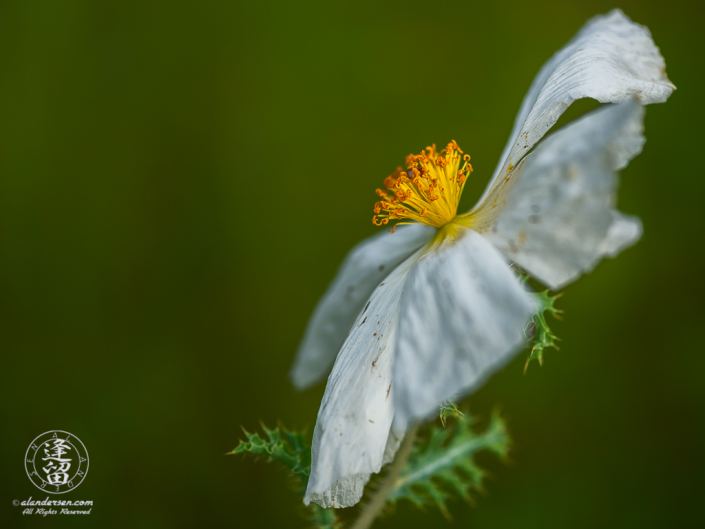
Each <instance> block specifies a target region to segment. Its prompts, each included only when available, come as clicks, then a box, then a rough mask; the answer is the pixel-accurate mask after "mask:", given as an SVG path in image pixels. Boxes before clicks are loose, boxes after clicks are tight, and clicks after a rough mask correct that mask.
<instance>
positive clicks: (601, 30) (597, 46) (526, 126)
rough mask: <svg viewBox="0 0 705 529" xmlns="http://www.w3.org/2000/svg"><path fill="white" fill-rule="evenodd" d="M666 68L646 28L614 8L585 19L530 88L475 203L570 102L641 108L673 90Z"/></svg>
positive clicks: (545, 130) (666, 96)
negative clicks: (633, 103)
mask: <svg viewBox="0 0 705 529" xmlns="http://www.w3.org/2000/svg"><path fill="white" fill-rule="evenodd" d="M665 68H666V65H665V62H664V60H663V57H661V54H660V53H659V50H658V48H657V47H656V45H655V44H654V42H653V40H652V39H651V34H650V33H649V30H648V28H646V27H644V26H641V25H639V24H635V23H634V22H632V21H631V20H630V19H629V17H627V16H626V15H624V13H622V12H621V11H620V10H619V9H615V10H613V11H611V12H610V13H608V14H607V15H602V16H597V17H595V18H593V19H591V20H589V21H588V22H587V23H586V24H585V26H583V28H582V29H581V30H580V32H578V34H577V35H576V36H575V37H574V38H573V40H571V41H570V42H569V43H568V44H567V45H566V46H565V47H564V48H563V49H561V50H560V51H559V52H558V53H556V54H555V55H554V56H553V57H552V58H551V60H549V61H548V62H547V63H546V64H545V65H544V66H543V67H542V68H541V70H540V71H539V73H538V75H537V76H536V78H535V79H534V81H533V83H532V84H531V88H529V92H528V93H527V94H526V97H525V98H524V101H523V102H522V105H521V108H520V110H519V114H518V115H517V117H516V121H515V122H514V128H513V129H512V133H511V135H510V137H509V142H508V143H507V146H506V147H505V149H504V152H503V153H502V157H501V158H500V162H499V165H498V166H497V169H496V170H495V173H494V177H493V179H492V181H490V184H489V185H488V187H487V190H486V191H485V194H484V195H483V197H482V199H481V200H480V202H482V201H483V200H484V199H485V198H486V197H487V196H488V195H489V194H490V192H491V190H492V188H493V187H497V186H500V185H503V184H504V178H505V176H506V175H507V172H508V169H509V165H510V164H511V165H514V166H516V165H518V163H519V161H520V160H521V159H522V158H523V156H524V155H526V153H528V152H529V150H531V148H532V147H533V146H534V145H536V143H537V142H538V141H539V140H540V139H541V138H542V137H543V135H544V134H546V132H547V131H548V129H550V128H551V127H552V126H553V125H554V124H555V123H556V121H558V118H559V117H560V116H561V114H563V112H565V110H566V109H567V108H568V107H569V106H570V105H571V103H573V101H576V100H578V99H581V98H584V97H590V98H593V99H596V100H598V101H599V102H601V103H618V102H620V101H623V100H625V99H628V98H630V97H633V96H636V97H637V98H638V99H639V102H640V103H641V104H642V105H646V104H649V103H662V102H664V101H665V100H666V99H667V98H668V96H669V95H671V92H672V91H673V90H674V89H675V86H674V85H673V84H672V83H671V82H670V81H669V80H668V77H667V76H666V70H665ZM509 184H510V185H511V182H509ZM495 191H496V190H495Z"/></svg>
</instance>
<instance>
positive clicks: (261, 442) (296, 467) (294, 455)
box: [229, 426, 311, 488]
mask: <svg viewBox="0 0 705 529" xmlns="http://www.w3.org/2000/svg"><path fill="white" fill-rule="evenodd" d="M262 429H263V430H264V433H265V435H266V438H262V437H260V436H259V434H257V433H250V432H248V431H246V430H245V436H246V437H247V441H240V444H239V445H238V446H237V447H236V448H235V449H234V450H233V451H232V452H229V453H230V454H253V455H262V456H266V457H268V458H270V459H272V460H274V461H277V462H279V463H281V464H282V465H284V466H285V467H286V468H288V469H289V470H290V471H291V473H292V474H294V475H295V476H296V477H297V478H298V479H299V481H300V482H301V485H302V486H303V487H304V488H305V487H306V484H307V483H308V477H309V475H310V474H311V447H310V446H308V445H307V444H306V442H305V440H304V434H303V433H299V432H291V431H289V430H287V429H286V428H284V427H283V426H279V427H277V428H274V429H270V428H267V427H266V426H262Z"/></svg>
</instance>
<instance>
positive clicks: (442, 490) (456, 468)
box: [388, 414, 509, 516]
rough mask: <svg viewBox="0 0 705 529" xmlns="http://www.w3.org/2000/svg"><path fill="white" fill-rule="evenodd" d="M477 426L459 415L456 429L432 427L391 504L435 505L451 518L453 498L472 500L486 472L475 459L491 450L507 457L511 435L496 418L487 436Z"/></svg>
mask: <svg viewBox="0 0 705 529" xmlns="http://www.w3.org/2000/svg"><path fill="white" fill-rule="evenodd" d="M474 422H475V420H474V419H473V418H472V417H469V416H460V415H457V416H455V417H454V418H453V423H454V427H453V428H443V427H439V426H438V425H437V424H433V425H432V426H431V428H430V431H429V437H428V441H427V442H426V443H425V444H424V445H417V447H416V448H415V452H414V454H413V455H412V456H411V458H410V459H409V462H408V463H407V465H406V468H405V469H404V471H403V472H402V474H401V476H400V477H399V480H398V481H397V483H396V485H395V487H394V489H393V490H392V492H391V494H390V495H389V499H388V501H389V502H390V503H396V502H397V501H399V500H401V499H407V500H409V501H411V502H412V503H414V504H415V505H418V506H419V507H421V506H424V505H434V504H435V505H437V506H438V507H439V508H440V509H441V512H442V513H443V514H444V515H445V516H448V509H447V507H446V502H447V501H448V500H449V499H450V498H451V497H453V496H459V497H462V498H465V499H466V500H469V499H470V493H471V491H473V490H481V489H482V481H483V478H484V477H485V472H484V471H483V470H482V469H481V468H480V467H478V466H477V465H476V464H475V462H474V460H473V456H474V455H475V454H476V453H477V452H480V451H482V450H490V451H492V452H494V453H495V454H497V455H499V456H500V457H502V458H503V457H505V456H506V455H507V452H508V450H509V435H508V434H507V431H506V427H505V424H504V421H502V419H501V418H500V417H499V415H497V414H494V415H493V416H492V419H491V421H490V424H489V426H488V427H487V429H486V430H485V431H484V432H481V433H476V432H474V431H473V429H472V426H473V424H474Z"/></svg>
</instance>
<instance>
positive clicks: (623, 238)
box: [600, 211, 642, 257]
mask: <svg viewBox="0 0 705 529" xmlns="http://www.w3.org/2000/svg"><path fill="white" fill-rule="evenodd" d="M641 233H642V228H641V220H639V219H638V218H637V217H632V216H631V215H625V214H623V213H620V212H619V211H612V224H610V227H609V229H608V230H607V237H606V238H605V240H604V242H603V243H602V246H601V247H600V254H601V255H604V256H606V257H614V256H616V255H617V254H618V253H619V252H621V251H622V250H624V249H625V248H627V247H629V246H631V245H632V244H634V243H635V242H636V241H638V240H639V239H640V238H641Z"/></svg>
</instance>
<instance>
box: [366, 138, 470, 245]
mask: <svg viewBox="0 0 705 529" xmlns="http://www.w3.org/2000/svg"><path fill="white" fill-rule="evenodd" d="M461 160H462V161H463V165H462V168H461V167H460V162H461ZM469 162H470V155H468V154H465V155H463V151H461V150H460V147H458V144H457V143H456V142H455V140H453V141H451V142H450V143H449V144H448V145H446V148H445V149H443V150H442V151H441V152H440V153H439V152H438V151H437V150H436V146H435V144H434V145H432V146H431V147H426V149H424V150H423V151H421V153H420V154H410V155H409V156H407V157H406V169H402V168H401V167H397V170H396V172H395V173H394V174H392V175H391V176H388V177H387V178H386V179H385V180H384V186H385V187H386V188H387V189H388V190H389V192H390V193H391V194H390V193H387V192H385V191H383V190H382V189H377V190H375V193H377V196H379V197H380V198H381V200H380V201H378V202H376V203H375V207H374V212H375V216H374V217H372V222H373V223H374V224H375V225H376V226H381V225H383V224H387V223H388V222H389V221H390V220H413V221H418V222H422V223H423V224H428V225H429V226H435V227H436V228H440V227H442V226H444V225H446V224H448V223H449V222H451V221H452V220H453V219H454V218H455V217H456V215H457V212H458V202H459V201H460V195H461V194H462V193H463V187H464V186H465V181H466V180H467V178H468V176H470V173H471V172H472V166H471V165H470V163H469ZM402 224H406V222H404V223H402ZM393 232H394V230H392V233H393Z"/></svg>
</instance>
